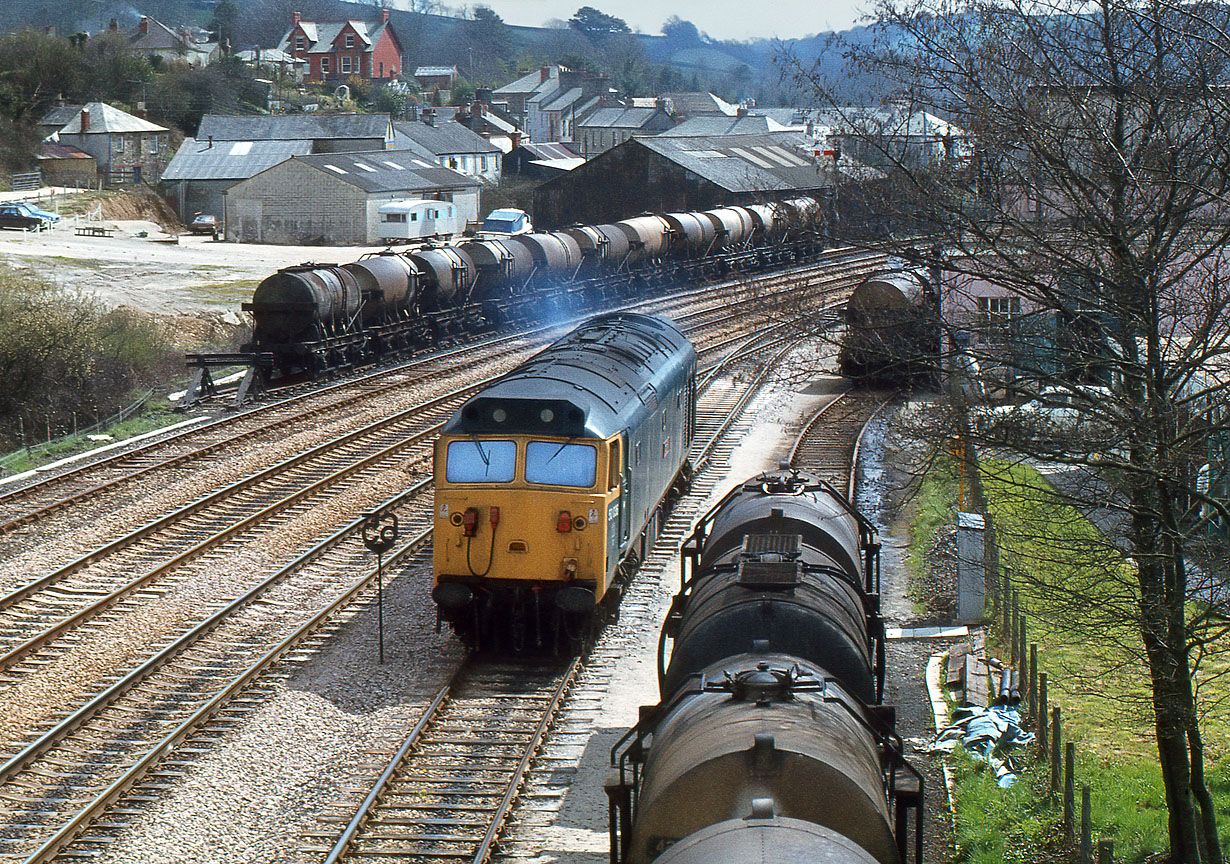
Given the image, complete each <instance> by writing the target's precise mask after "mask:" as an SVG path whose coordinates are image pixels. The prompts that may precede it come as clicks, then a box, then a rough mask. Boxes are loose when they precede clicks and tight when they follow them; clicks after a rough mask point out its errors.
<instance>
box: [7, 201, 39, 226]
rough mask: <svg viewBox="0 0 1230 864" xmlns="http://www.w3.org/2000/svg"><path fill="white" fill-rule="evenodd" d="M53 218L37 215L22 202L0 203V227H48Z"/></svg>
mask: <svg viewBox="0 0 1230 864" xmlns="http://www.w3.org/2000/svg"><path fill="white" fill-rule="evenodd" d="M50 225H51V220H48V219H44V218H43V217H42V216H35V215H34V214H32V213H30V212H29V211H27V210H26V208H24V207H22V206H21V205H20V204H16V203H9V204H0V228H27V229H28V228H47V227H50Z"/></svg>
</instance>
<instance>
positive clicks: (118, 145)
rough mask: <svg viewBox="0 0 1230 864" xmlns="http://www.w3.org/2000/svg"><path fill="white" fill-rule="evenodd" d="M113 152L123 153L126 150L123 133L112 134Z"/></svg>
mask: <svg viewBox="0 0 1230 864" xmlns="http://www.w3.org/2000/svg"><path fill="white" fill-rule="evenodd" d="M111 152H112V153H123V152H124V136H123V135H112V136H111Z"/></svg>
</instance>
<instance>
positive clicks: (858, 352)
mask: <svg viewBox="0 0 1230 864" xmlns="http://www.w3.org/2000/svg"><path fill="white" fill-rule="evenodd" d="M939 355H940V294H939V284H938V274H933V275H928V274H927V273H925V272H924V271H922V270H919V269H906V270H892V271H887V272H883V273H877V274H875V275H872V276H869V277H867V278H866V279H864V280H863V281H862V282H861V283H860V284H859V285H858V286H857V287H856V288H855V289H854V291H853V292H852V293H851V294H850V299H849V300H847V301H846V314H845V332H844V334H843V337H842V343H841V352H840V355H839V359H838V362H839V364H840V368H841V372H842V374H843V375H845V376H846V377H848V378H854V379H861V380H866V381H869V382H897V381H902V382H905V381H917V380H923V379H927V378H933V377H935V375H936V372H937V369H938V362H939Z"/></svg>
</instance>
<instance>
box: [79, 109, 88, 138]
mask: <svg viewBox="0 0 1230 864" xmlns="http://www.w3.org/2000/svg"><path fill="white" fill-rule="evenodd" d="M81 131H82V132H83V133H84V132H89V131H90V109H89V108H82V109H81Z"/></svg>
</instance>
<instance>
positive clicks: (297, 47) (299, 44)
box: [295, 36, 307, 51]
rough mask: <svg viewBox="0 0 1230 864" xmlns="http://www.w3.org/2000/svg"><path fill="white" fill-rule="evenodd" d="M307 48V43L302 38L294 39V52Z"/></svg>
mask: <svg viewBox="0 0 1230 864" xmlns="http://www.w3.org/2000/svg"><path fill="white" fill-rule="evenodd" d="M306 47H307V41H306V40H305V39H304V38H303V37H302V36H296V37H295V50H296V51H302V50H303V49H304V48H306Z"/></svg>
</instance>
